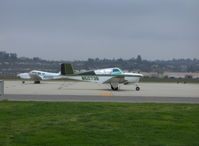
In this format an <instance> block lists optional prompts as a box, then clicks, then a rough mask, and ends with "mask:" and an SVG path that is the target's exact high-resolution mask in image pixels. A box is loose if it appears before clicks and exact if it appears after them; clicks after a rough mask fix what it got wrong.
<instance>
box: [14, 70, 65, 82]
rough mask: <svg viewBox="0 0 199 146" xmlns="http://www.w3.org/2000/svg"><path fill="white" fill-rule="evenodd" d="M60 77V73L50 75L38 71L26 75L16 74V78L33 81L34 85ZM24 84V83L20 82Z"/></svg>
mask: <svg viewBox="0 0 199 146" xmlns="http://www.w3.org/2000/svg"><path fill="white" fill-rule="evenodd" d="M60 75H61V72H59V73H51V72H44V71H39V70H32V71H30V72H28V73H19V74H17V77H19V78H21V79H25V80H33V81H34V83H35V84H39V83H40V81H41V80H52V79H58V78H59V77H60ZM22 82H23V83H25V81H22Z"/></svg>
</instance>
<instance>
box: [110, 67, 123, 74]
mask: <svg viewBox="0 0 199 146" xmlns="http://www.w3.org/2000/svg"><path fill="white" fill-rule="evenodd" d="M112 74H122V71H121V70H120V69H118V68H114V69H113V71H112Z"/></svg>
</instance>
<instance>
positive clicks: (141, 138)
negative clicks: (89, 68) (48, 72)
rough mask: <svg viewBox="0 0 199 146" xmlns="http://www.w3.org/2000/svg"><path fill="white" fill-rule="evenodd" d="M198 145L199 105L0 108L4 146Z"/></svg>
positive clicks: (17, 104)
mask: <svg viewBox="0 0 199 146" xmlns="http://www.w3.org/2000/svg"><path fill="white" fill-rule="evenodd" d="M66 144H67V145H199V105H198V104H151V103H148V104H147V103H144V104H141V103H140V104H138V103H136V104H135V103H78V102H61V103H58V102H10V101H1V102H0V145H2V146H6V145H20V146H21V145H22V146H23V145H29V146H31V145H32V146H33V145H34V146H35V145H66Z"/></svg>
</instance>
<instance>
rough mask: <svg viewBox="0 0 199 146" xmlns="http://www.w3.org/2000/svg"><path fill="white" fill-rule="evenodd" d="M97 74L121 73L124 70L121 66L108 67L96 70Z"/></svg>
mask: <svg viewBox="0 0 199 146" xmlns="http://www.w3.org/2000/svg"><path fill="white" fill-rule="evenodd" d="M95 73H96V74H97V75H120V74H122V73H123V72H122V71H121V69H119V68H106V69H98V70H95Z"/></svg>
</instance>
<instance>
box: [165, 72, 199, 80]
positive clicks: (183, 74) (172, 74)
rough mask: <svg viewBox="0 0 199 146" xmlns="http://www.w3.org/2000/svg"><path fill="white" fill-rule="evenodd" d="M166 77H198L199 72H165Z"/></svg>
mask: <svg viewBox="0 0 199 146" xmlns="http://www.w3.org/2000/svg"><path fill="white" fill-rule="evenodd" d="M163 76H164V77H168V78H177V79H179V78H191V79H197V78H199V72H193V73H192V72H164V73H163Z"/></svg>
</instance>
